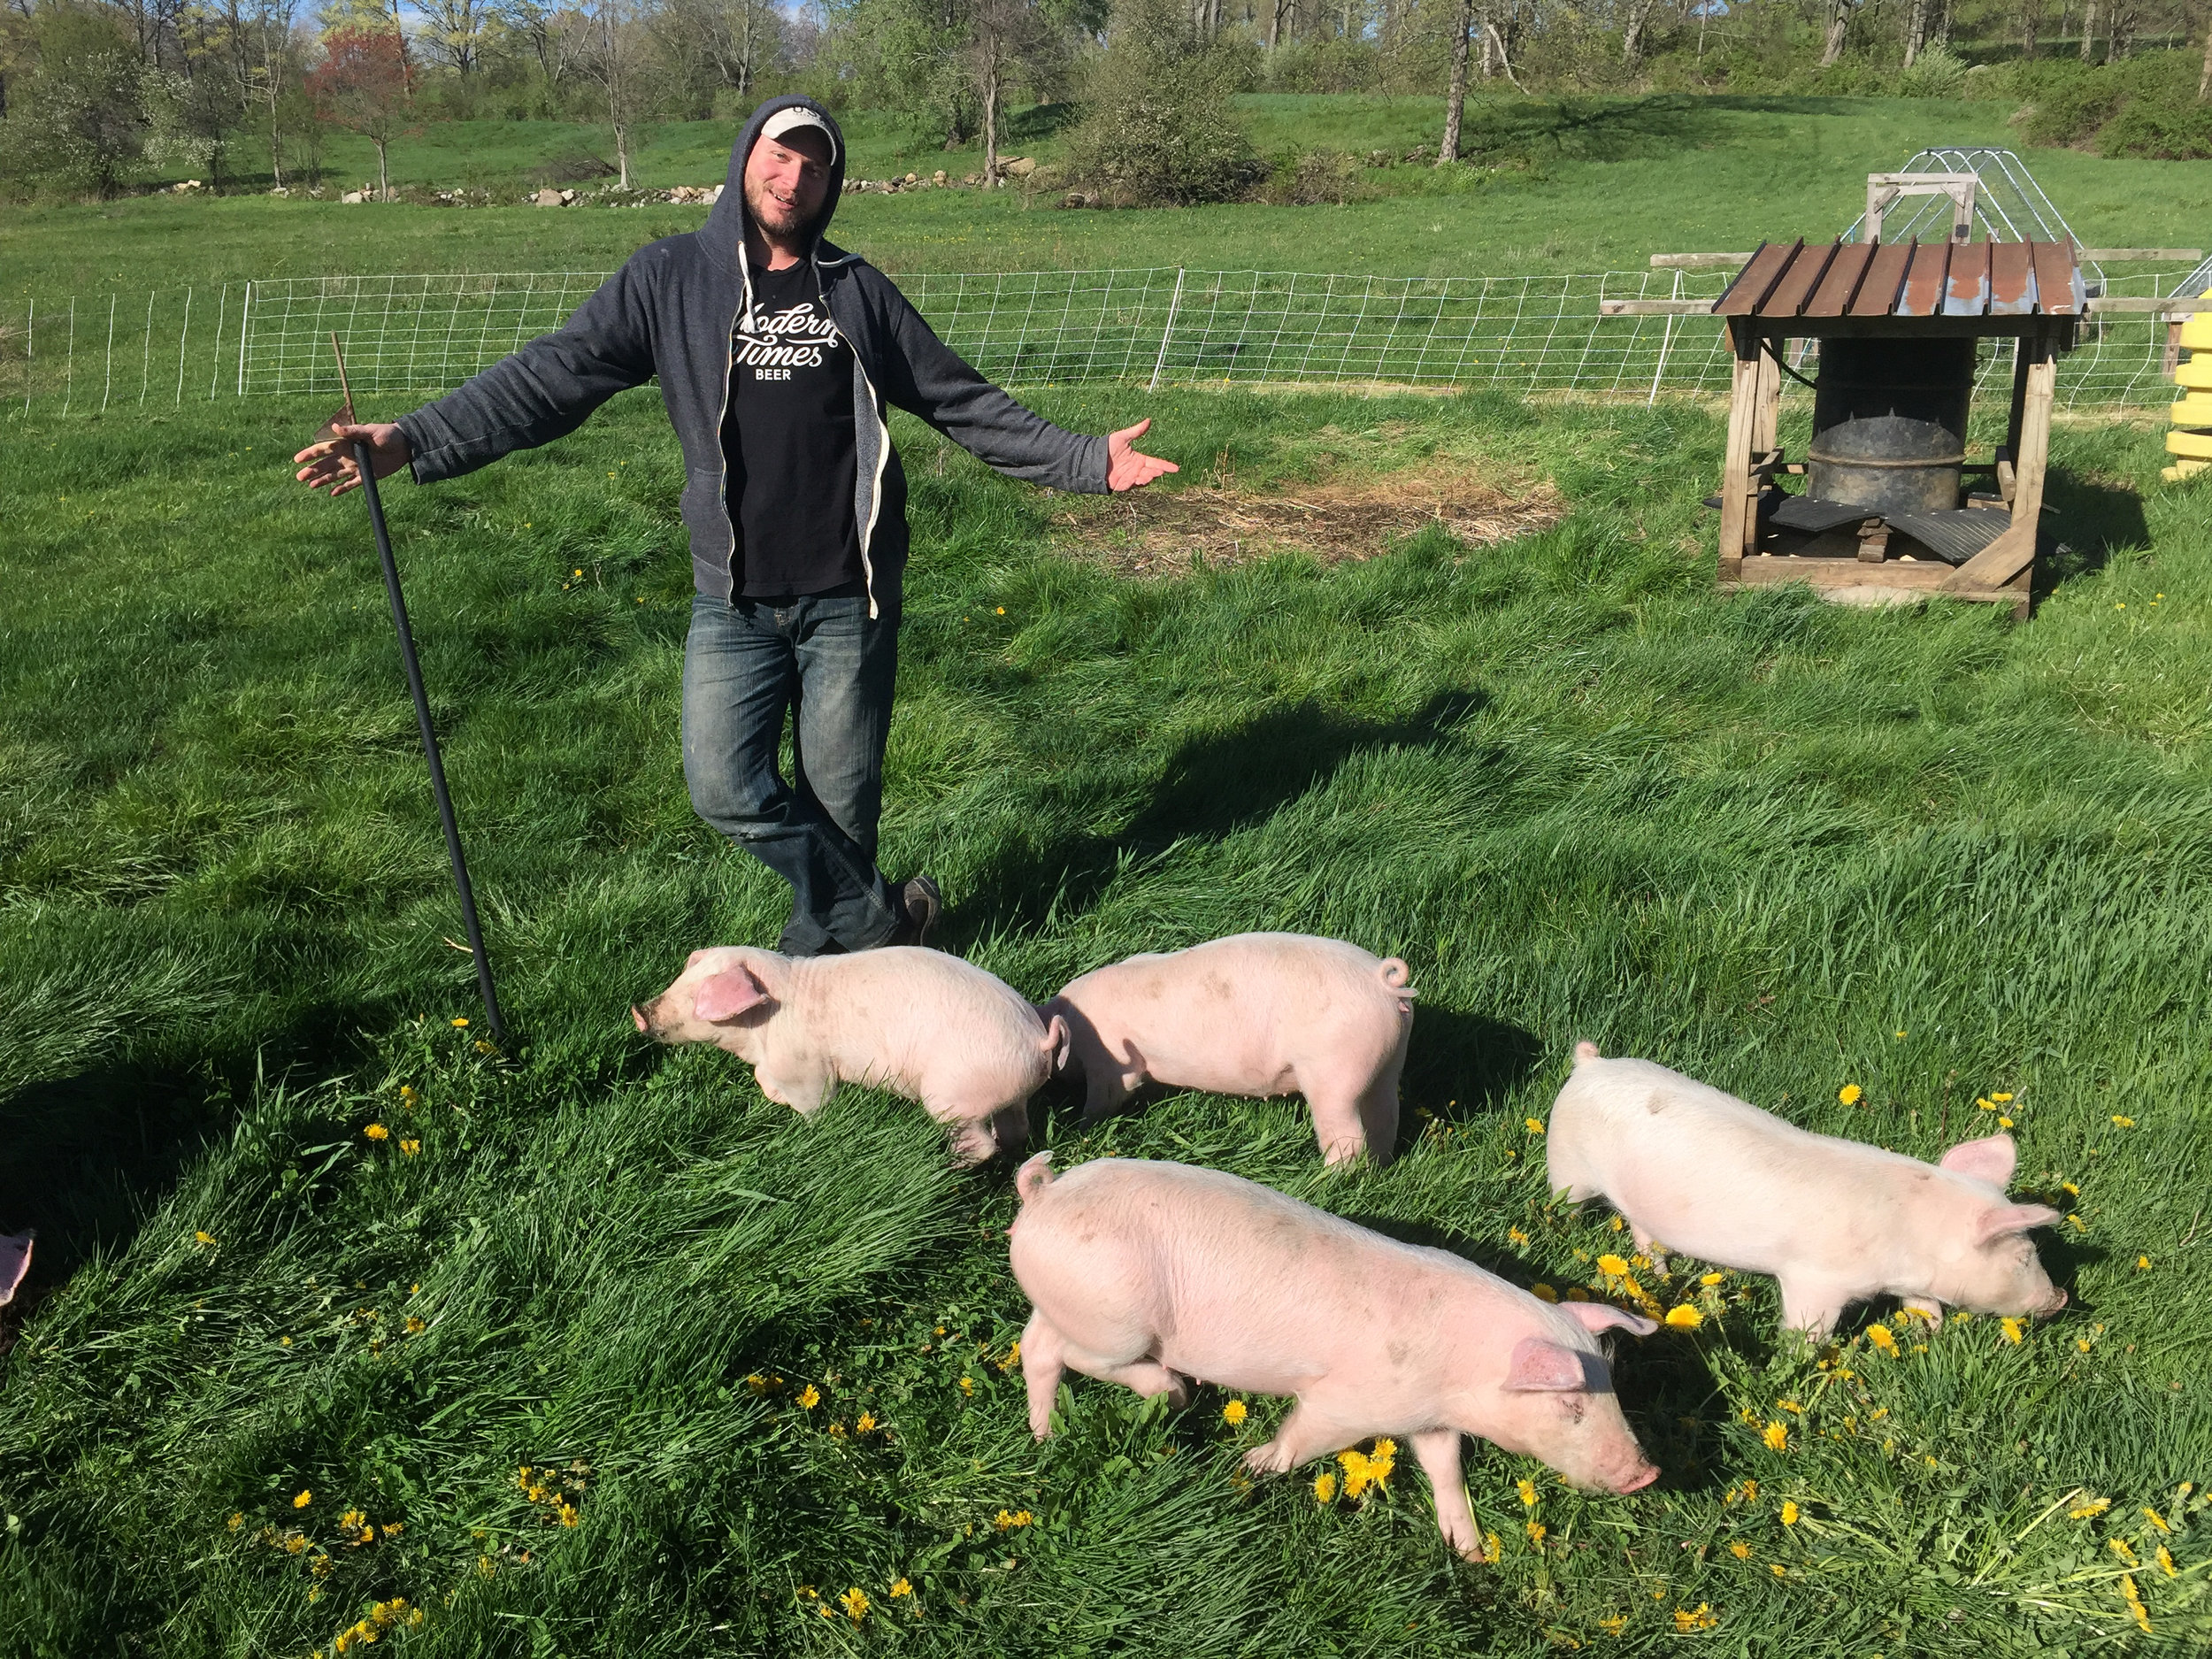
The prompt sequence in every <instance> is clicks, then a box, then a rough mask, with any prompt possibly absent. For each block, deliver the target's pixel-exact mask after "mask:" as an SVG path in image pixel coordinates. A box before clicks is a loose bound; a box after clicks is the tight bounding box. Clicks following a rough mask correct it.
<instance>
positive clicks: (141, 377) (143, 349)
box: [138, 289, 159, 404]
mask: <svg viewBox="0 0 2212 1659" xmlns="http://www.w3.org/2000/svg"><path fill="white" fill-rule="evenodd" d="M158 291H159V290H158V289H156V290H153V291H151V292H149V293H148V294H147V296H146V335H145V338H144V339H142V340H141V341H140V342H138V401H139V403H141V404H143V403H145V401H146V388H147V387H148V385H149V384H150V383H151V381H152V380H153V376H154V294H155V293H157V292H158Z"/></svg>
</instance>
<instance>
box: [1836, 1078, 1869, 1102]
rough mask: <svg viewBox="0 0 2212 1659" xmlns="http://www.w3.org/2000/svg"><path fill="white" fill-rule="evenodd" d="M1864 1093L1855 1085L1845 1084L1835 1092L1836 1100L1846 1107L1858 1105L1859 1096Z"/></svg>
mask: <svg viewBox="0 0 2212 1659" xmlns="http://www.w3.org/2000/svg"><path fill="white" fill-rule="evenodd" d="M1864 1093H1865V1091H1864V1090H1863V1089H1862V1088H1860V1087H1859V1086H1858V1085H1857V1084H1856V1083H1846V1084H1845V1085H1844V1086H1843V1087H1841V1088H1839V1089H1838V1090H1837V1091H1836V1098H1837V1099H1838V1100H1839V1101H1841V1102H1843V1103H1844V1104H1845V1105H1847V1106H1856V1105H1857V1104H1858V1103H1859V1096H1860V1095H1861V1094H1864Z"/></svg>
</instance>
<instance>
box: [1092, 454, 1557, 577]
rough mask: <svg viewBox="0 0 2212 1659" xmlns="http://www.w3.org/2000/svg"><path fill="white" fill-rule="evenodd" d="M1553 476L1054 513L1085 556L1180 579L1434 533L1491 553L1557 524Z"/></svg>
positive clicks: (1186, 498) (1134, 503) (1175, 498)
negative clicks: (1441, 531)
mask: <svg viewBox="0 0 2212 1659" xmlns="http://www.w3.org/2000/svg"><path fill="white" fill-rule="evenodd" d="M1565 511H1566V506H1565V503H1563V502H1562V501H1561V500H1560V499H1559V492H1558V491H1557V490H1555V488H1552V485H1551V482H1550V480H1548V479H1539V480H1534V481H1530V480H1525V479H1522V478H1517V477H1501V476H1500V475H1499V474H1498V472H1496V471H1495V469H1490V470H1488V471H1487V472H1484V473H1482V474H1478V472H1477V471H1476V469H1475V468H1474V467H1472V466H1471V465H1468V464H1467V463H1465V462H1463V461H1457V460H1448V461H1447V460H1439V461H1433V462H1427V463H1423V464H1421V465H1415V466H1411V467H1408V468H1406V469H1404V470H1403V471H1401V472H1387V473H1384V474H1382V475H1380V476H1377V475H1375V474H1372V473H1371V474H1368V475H1366V476H1364V477H1362V478H1358V479H1348V478H1336V479H1327V480H1322V481H1321V482H1318V483H1309V484H1293V485H1285V486H1281V487H1279V488H1244V487H1241V486H1240V485H1238V484H1237V483H1236V481H1235V480H1233V479H1232V480H1226V481H1225V482H1224V483H1222V484H1220V485H1218V486H1210V485H1197V486H1194V487H1192V488H1187V489H1179V490H1176V491H1173V492H1172V493H1170V492H1166V491H1161V490H1151V489H1147V490H1139V491H1137V492H1135V493H1133V494H1131V495H1114V496H1109V497H1105V498H1095V497H1094V498H1092V499H1090V500H1087V501H1085V502H1083V503H1081V504H1079V505H1075V504H1071V506H1070V507H1068V508H1066V509H1064V510H1063V511H1059V512H1056V513H1055V514H1054V515H1053V518H1054V521H1055V523H1056V526H1058V527H1059V528H1060V529H1061V531H1062V534H1063V536H1064V540H1065V541H1069V542H1071V543H1072V544H1073V548H1074V549H1075V550H1076V551H1078V552H1079V554H1080V555H1081V556H1082V557H1088V558H1092V559H1095V560H1097V561H1098V562H1099V563H1100V564H1102V565H1105V566H1106V567H1107V568H1108V569H1110V570H1112V571H1114V572H1117V573H1118V574H1121V575H1124V576H1179V575H1181V574H1182V573H1183V572H1186V571H1187V570H1189V569H1190V568H1191V566H1192V565H1194V564H1196V563H1198V562H1199V561H1200V560H1203V561H1204V562H1205V563H1207V564H1209V565H1240V564H1244V563H1246V562H1248V561H1249V560H1252V559H1256V558H1262V557H1266V556H1267V555H1269V554H1271V553H1279V552H1283V551H1285V550H1286V549H1287V550H1294V551H1297V552H1302V553H1309V554H1311V555H1312V556H1313V557H1316V558H1318V559H1321V560H1322V561H1324V562H1325V563H1326V564H1331V565H1339V564H1342V563H1344V562H1346V561H1347V560H1351V559H1365V558H1372V557H1375V555H1376V554H1378V553H1381V552H1385V551H1386V550H1387V549H1389V547H1390V546H1391V544H1392V543H1394V542H1395V541H1402V539H1404V538H1405V537H1407V536H1409V535H1412V534H1416V533H1417V532H1418V531H1420V530H1422V529H1423V528H1425V527H1426V526H1429V525H1432V524H1440V525H1442V526H1444V528H1445V529H1446V530H1448V531H1449V532H1450V533H1451V534H1453V535H1455V536H1456V537H1458V538H1459V539H1460V540H1461V541H1465V542H1467V543H1468V544H1470V545H1471V546H1476V547H1480V546H1485V545H1486V544H1488V543H1490V542H1493V541H1505V540H1507V539H1509V537H1512V536H1517V535H1525V534H1527V533H1528V532H1530V531H1532V530H1541V529H1544V528H1545V527H1547V526H1550V525H1553V524H1556V523H1557V522H1558V521H1559V518H1560V517H1561V515H1562V514H1563V513H1564V512H1565Z"/></svg>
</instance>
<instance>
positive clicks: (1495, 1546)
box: [1482, 1532, 1505, 1565]
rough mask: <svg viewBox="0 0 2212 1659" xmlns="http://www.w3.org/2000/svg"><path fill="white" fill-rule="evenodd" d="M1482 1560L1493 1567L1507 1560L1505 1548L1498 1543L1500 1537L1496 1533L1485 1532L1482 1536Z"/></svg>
mask: <svg viewBox="0 0 2212 1659" xmlns="http://www.w3.org/2000/svg"><path fill="white" fill-rule="evenodd" d="M1482 1558H1483V1559H1484V1560H1485V1561H1486V1562H1489V1563H1492V1564H1493V1565H1495V1564H1496V1563H1499V1562H1501V1561H1503V1560H1504V1559H1505V1546H1504V1545H1503V1544H1501V1543H1500V1542H1498V1535H1497V1534H1496V1533H1495V1532H1485V1533H1484V1534H1483V1535H1482Z"/></svg>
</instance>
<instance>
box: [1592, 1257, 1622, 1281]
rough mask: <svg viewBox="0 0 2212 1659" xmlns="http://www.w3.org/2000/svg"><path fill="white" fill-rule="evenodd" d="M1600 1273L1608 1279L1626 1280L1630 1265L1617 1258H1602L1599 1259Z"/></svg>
mask: <svg viewBox="0 0 2212 1659" xmlns="http://www.w3.org/2000/svg"><path fill="white" fill-rule="evenodd" d="M1598 1271H1599V1272H1601V1273H1603V1274H1604V1275H1605V1276H1606V1277H1607V1278H1608V1279H1624V1278H1626V1277H1627V1274H1628V1263H1626V1262H1624V1261H1623V1260H1622V1259H1621V1258H1620V1257H1619V1256H1613V1255H1610V1254H1608V1255H1605V1256H1600V1257H1598Z"/></svg>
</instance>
